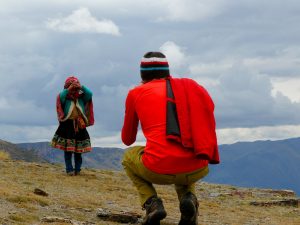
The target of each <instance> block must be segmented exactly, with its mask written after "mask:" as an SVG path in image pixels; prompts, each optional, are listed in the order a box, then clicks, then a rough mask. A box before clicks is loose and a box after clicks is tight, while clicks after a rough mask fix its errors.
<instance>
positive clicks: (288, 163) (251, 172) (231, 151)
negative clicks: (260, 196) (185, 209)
mask: <svg viewBox="0 0 300 225" xmlns="http://www.w3.org/2000/svg"><path fill="white" fill-rule="evenodd" d="M220 157H221V160H222V162H221V164H219V165H217V166H212V167H211V174H210V175H209V176H208V177H207V178H206V179H205V180H206V181H209V182H217V183H223V184H232V185H238V186H243V187H260V188H273V189H292V190H294V191H296V192H297V194H298V195H300V173H299V171H300V163H299V162H300V138H293V139H287V140H280V141H255V142H238V143H235V144H231V145H221V146H220Z"/></svg>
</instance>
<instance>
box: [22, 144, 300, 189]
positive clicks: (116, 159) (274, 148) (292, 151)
mask: <svg viewBox="0 0 300 225" xmlns="http://www.w3.org/2000/svg"><path fill="white" fill-rule="evenodd" d="M18 146H19V147H22V148H25V149H29V150H35V151H36V152H37V154H38V155H39V156H40V157H42V158H44V159H46V160H47V161H50V162H60V163H63V151H60V150H56V149H52V148H51V147H50V146H49V143H48V142H41V143H26V144H18ZM219 150H220V156H221V164H219V165H211V166H210V173H209V175H208V176H207V177H206V178H205V179H204V180H205V181H208V182H213V183H221V184H231V185H237V186H242V187H259V188H273V189H292V190H294V191H296V192H297V194H298V195H300V172H299V171H300V138H293V139H286V140H280V141H255V142H238V143H235V144H230V145H220V146H219ZM123 153H124V150H123V149H120V148H98V147H95V148H93V151H92V152H91V153H87V154H85V155H84V164H83V166H85V167H94V168H101V169H114V170H120V169H122V166H121V159H122V156H123Z"/></svg>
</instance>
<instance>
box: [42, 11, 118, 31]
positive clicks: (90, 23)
mask: <svg viewBox="0 0 300 225" xmlns="http://www.w3.org/2000/svg"><path fill="white" fill-rule="evenodd" d="M46 25H47V27H48V28H50V29H52V30H57V31H61V32H67V33H85V32H88V33H103V34H111V35H115V36H118V35H120V31H119V28H118V26H117V25H116V24H115V23H114V22H113V21H111V20H107V19H103V20H101V21H99V20H97V18H95V17H93V16H92V15H91V13H90V11H89V10H88V9H87V8H79V9H77V10H75V11H73V12H72V14H71V15H69V16H67V17H65V18H59V19H49V20H48V21H47V22H46Z"/></svg>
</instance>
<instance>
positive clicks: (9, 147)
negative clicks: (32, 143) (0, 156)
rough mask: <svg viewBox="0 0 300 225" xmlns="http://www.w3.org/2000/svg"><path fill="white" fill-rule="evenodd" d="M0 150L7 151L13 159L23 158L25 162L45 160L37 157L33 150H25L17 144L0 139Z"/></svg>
mask: <svg viewBox="0 0 300 225" xmlns="http://www.w3.org/2000/svg"><path fill="white" fill-rule="evenodd" d="M0 151H4V152H7V153H8V154H9V155H10V158H11V159H13V160H24V161H26V162H46V160H45V159H44V158H42V157H39V156H38V154H36V152H35V151H33V150H31V151H26V150H24V149H21V148H20V147H19V146H18V145H15V144H12V143H10V142H7V141H3V140H0Z"/></svg>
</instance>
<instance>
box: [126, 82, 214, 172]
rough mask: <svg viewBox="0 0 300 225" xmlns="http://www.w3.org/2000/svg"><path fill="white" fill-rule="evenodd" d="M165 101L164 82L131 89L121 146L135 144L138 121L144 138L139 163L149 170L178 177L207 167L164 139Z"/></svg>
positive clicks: (176, 144) (202, 160) (186, 151)
mask: <svg viewBox="0 0 300 225" xmlns="http://www.w3.org/2000/svg"><path fill="white" fill-rule="evenodd" d="M166 102H167V96H166V80H163V79H161V80H153V81H150V82H147V83H145V84H141V85H139V86H137V87H135V88H134V89H132V90H130V91H129V93H128V95H127V99H126V109H125V118H124V125H123V128H122V141H123V143H124V144H126V145H131V144H133V143H134V142H135V140H136V135H137V130H138V124H139V121H140V122H141V128H142V130H143V133H144V136H145V137H146V146H145V150H144V154H143V155H142V161H143V163H144V165H145V166H146V167H147V168H148V169H150V170H152V171H154V172H156V173H160V174H178V173H186V172H192V171H195V170H197V169H200V168H203V167H204V166H207V164H208V161H207V160H206V159H202V158H199V157H196V156H195V153H194V152H193V151H190V150H189V149H187V148H185V147H184V146H183V145H182V144H181V143H178V142H174V141H172V140H168V139H167V138H166Z"/></svg>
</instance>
